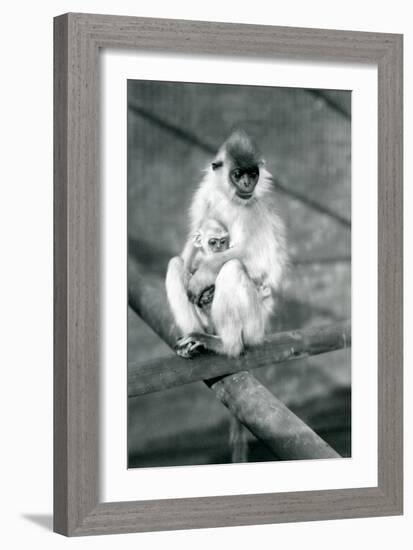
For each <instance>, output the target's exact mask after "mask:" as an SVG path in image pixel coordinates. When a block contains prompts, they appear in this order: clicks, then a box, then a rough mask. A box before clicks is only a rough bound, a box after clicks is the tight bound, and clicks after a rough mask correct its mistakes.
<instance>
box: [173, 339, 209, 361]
mask: <svg viewBox="0 0 413 550" xmlns="http://www.w3.org/2000/svg"><path fill="white" fill-rule="evenodd" d="M202 349H205V348H204V345H203V343H202V342H200V341H199V340H198V339H197V338H196V335H195V334H193V335H192V334H189V335H188V336H185V337H182V338H178V340H177V342H176V344H175V351H176V353H177V355H179V356H180V357H183V358H184V359H192V357H194V356H195V355H198V354H199V353H200V351H201V350H202Z"/></svg>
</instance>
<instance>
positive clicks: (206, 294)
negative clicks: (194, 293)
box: [196, 285, 215, 309]
mask: <svg viewBox="0 0 413 550" xmlns="http://www.w3.org/2000/svg"><path fill="white" fill-rule="evenodd" d="M214 293H215V285H211V286H208V287H207V288H205V289H204V290H203V291H202V292H201V294H200V296H199V298H198V302H197V304H196V305H197V306H198V307H200V308H201V309H203V308H206V307H208V306H209V305H210V304H211V303H212V300H213V299H214Z"/></svg>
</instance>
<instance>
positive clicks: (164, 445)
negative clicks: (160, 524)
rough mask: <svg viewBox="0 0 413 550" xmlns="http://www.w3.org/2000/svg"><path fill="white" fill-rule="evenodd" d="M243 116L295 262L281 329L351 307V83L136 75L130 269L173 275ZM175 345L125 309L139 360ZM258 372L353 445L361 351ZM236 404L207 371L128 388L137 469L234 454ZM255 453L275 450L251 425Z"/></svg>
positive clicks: (310, 419) (324, 320) (339, 444)
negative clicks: (209, 382)
mask: <svg viewBox="0 0 413 550" xmlns="http://www.w3.org/2000/svg"><path fill="white" fill-rule="evenodd" d="M235 128H243V129H245V130H246V131H247V132H248V133H249V134H250V135H251V136H252V137H253V138H254V139H255V140H256V141H257V143H258V145H259V147H260V148H261V151H262V152H263V156H264V158H265V160H266V164H267V168H268V170H269V171H270V172H271V173H272V174H273V176H274V185H275V188H276V190H277V192H278V198H279V212H280V214H281V216H282V217H283V219H284V221H285V224H286V226H287V236H288V244H289V252H290V256H291V269H290V272H289V274H288V280H287V282H286V288H285V291H284V295H283V297H282V301H281V304H280V307H279V311H277V315H276V316H275V318H274V323H273V327H272V329H273V331H274V332H275V331H281V330H291V329H302V328H306V327H309V326H320V325H328V324H330V323H333V322H336V321H338V320H343V319H348V318H350V315H351V311H350V308H351V92H349V91H342V90H340V91H337V90H313V89H311V90H310V89H295V88H275V87H258V86H230V85H222V84H219V85H217V84H192V83H174V82H154V81H138V80H129V81H128V159H127V162H128V258H129V260H128V263H129V265H128V267H129V278H130V277H133V270H132V269H131V263H132V259H133V261H135V260H136V261H138V262H140V263H142V264H143V265H144V266H145V268H146V269H147V270H148V271H150V272H151V273H152V274H153V277H164V276H165V271H166V266H167V262H168V260H169V259H170V258H171V257H172V256H174V255H176V254H178V253H179V252H180V251H181V249H182V247H183V245H184V242H185V238H186V234H187V209H188V206H189V204H190V201H191V197H192V194H193V192H194V190H195V188H196V186H197V184H198V182H199V181H200V179H201V177H202V170H203V169H204V168H205V167H206V166H207V165H208V163H209V162H210V161H211V159H212V157H213V156H214V154H215V152H216V151H217V149H218V148H219V146H220V145H221V143H222V142H223V141H224V140H225V139H226V138H227V137H228V135H229V134H230V133H231V131H232V130H233V129H235ZM172 354H173V352H172V351H171V350H170V349H169V348H168V346H167V345H166V344H165V343H164V342H163V341H162V340H161V339H160V338H159V337H158V336H157V335H156V334H155V333H154V332H153V331H152V330H151V329H150V328H148V326H147V325H146V324H145V323H143V322H142V321H141V320H140V318H139V317H138V316H137V315H136V314H135V313H134V311H133V310H131V309H130V308H129V310H128V363H132V362H133V363H136V362H142V363H144V362H146V361H148V360H150V359H154V358H158V357H167V356H168V355H172ZM254 375H255V376H256V377H257V378H258V379H259V380H260V381H261V382H262V383H263V384H264V385H265V386H267V387H268V388H269V389H270V391H271V392H272V393H274V395H276V396H277V397H278V398H279V399H281V400H282V401H283V402H284V403H285V404H286V405H287V406H288V407H289V408H290V409H291V410H293V411H294V412H295V413H296V414H297V415H298V416H299V417H300V418H302V419H303V420H304V421H305V422H306V423H307V424H308V425H309V426H311V427H312V428H313V429H314V430H315V431H316V432H317V433H318V434H319V435H320V436H321V437H322V438H324V439H325V440H326V441H327V442H328V443H329V444H330V445H331V446H333V447H334V448H335V449H336V450H337V451H338V452H339V453H340V454H341V455H342V456H350V455H351V351H350V350H341V351H336V352H331V353H327V354H323V355H319V356H315V357H311V358H308V359H300V360H297V361H289V362H286V363H284V364H280V365H277V366H276V367H265V368H262V369H256V370H254ZM229 421H230V414H229V413H228V411H227V409H226V408H225V407H224V406H223V405H222V403H221V402H219V401H218V400H217V399H216V397H215V395H214V394H213V393H212V392H211V391H210V390H209V389H208V388H207V387H206V386H205V384H203V383H202V382H196V383H192V384H188V385H185V386H182V387H179V388H173V389H169V390H165V391H162V392H158V393H153V394H148V395H144V396H139V397H135V398H129V400H128V467H149V466H175V465H190V464H211V463H226V462H230V461H231V449H230V447H229V444H228V441H229ZM248 440H249V445H248V460H249V461H254V462H257V461H262V460H274V456H273V455H272V454H270V452H269V451H267V449H266V448H265V447H264V445H263V444H262V443H260V442H259V441H258V440H257V439H255V438H254V436H252V435H251V434H249V433H248Z"/></svg>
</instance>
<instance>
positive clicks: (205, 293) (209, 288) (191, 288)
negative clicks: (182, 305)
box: [187, 266, 217, 308]
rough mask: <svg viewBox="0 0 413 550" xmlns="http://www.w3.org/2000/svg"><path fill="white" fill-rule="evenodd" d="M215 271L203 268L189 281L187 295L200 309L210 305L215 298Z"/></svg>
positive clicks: (206, 267)
mask: <svg viewBox="0 0 413 550" xmlns="http://www.w3.org/2000/svg"><path fill="white" fill-rule="evenodd" d="M216 277H217V274H216V273H215V270H213V269H209V268H208V266H201V267H200V268H199V269H198V270H197V271H196V272H195V273H194V274H193V276H192V277H191V278H190V280H189V281H188V287H187V294H188V298H189V300H190V301H191V302H192V303H193V304H196V305H197V306H198V307H201V308H202V307H203V306H204V305H207V304H210V303H211V302H212V299H213V297H214V290H215V286H214V283H215V279H216Z"/></svg>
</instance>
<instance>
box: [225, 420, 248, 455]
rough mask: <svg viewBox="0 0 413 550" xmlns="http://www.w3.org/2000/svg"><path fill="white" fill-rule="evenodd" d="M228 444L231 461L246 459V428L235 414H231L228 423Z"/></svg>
mask: <svg viewBox="0 0 413 550" xmlns="http://www.w3.org/2000/svg"><path fill="white" fill-rule="evenodd" d="M229 446H230V449H231V459H232V462H247V461H248V435H247V429H246V428H245V427H244V426H243V425H242V424H241V422H240V421H239V420H237V418H235V416H231V419H230V424H229Z"/></svg>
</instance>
